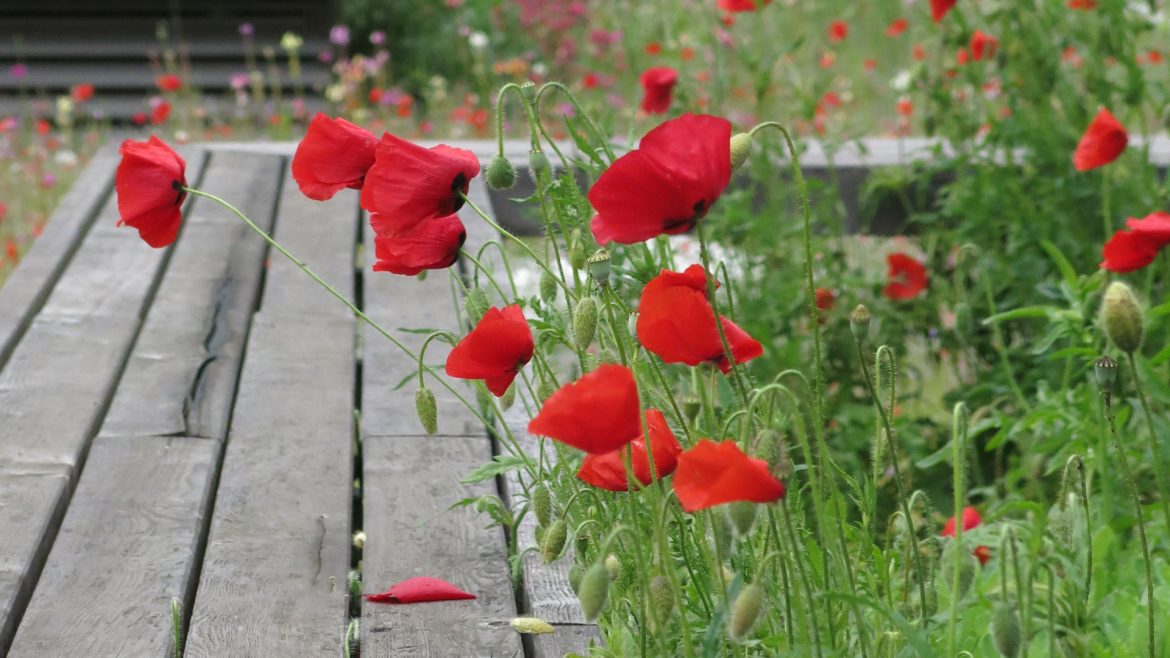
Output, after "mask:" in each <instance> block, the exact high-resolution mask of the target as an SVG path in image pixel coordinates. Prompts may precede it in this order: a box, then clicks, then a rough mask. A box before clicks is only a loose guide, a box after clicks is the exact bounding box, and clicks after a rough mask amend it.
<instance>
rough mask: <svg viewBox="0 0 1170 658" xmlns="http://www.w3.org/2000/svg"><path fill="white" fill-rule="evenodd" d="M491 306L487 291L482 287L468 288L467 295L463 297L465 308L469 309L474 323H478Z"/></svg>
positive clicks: (469, 314)
mask: <svg viewBox="0 0 1170 658" xmlns="http://www.w3.org/2000/svg"><path fill="white" fill-rule="evenodd" d="M489 306H490V304H489V303H488V298H487V293H485V292H484V291H483V290H481V289H480V288H472V289H471V290H468V291H467V297H464V298H463V309H464V310H465V311H467V316H468V317H469V318H470V319H471V321H472V322H474V323H478V322H479V321H480V320H482V319H483V316H484V313H487V310H488V307H489Z"/></svg>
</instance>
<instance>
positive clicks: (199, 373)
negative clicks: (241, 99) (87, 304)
mask: <svg viewBox="0 0 1170 658" xmlns="http://www.w3.org/2000/svg"><path fill="white" fill-rule="evenodd" d="M283 170H284V162H283V161H282V159H281V158H279V157H275V156H266V155H253V154H247V153H222V152H221V153H217V154H215V155H213V156H212V158H211V162H210V164H209V166H208V168H207V173H206V175H205V177H204V183H203V185H202V188H203V189H204V190H206V191H207V192H210V193H212V194H215V195H218V196H220V197H222V198H225V199H229V200H232V201H237V200H238V203H239V206H238V207H239V208H240V210H242V211H243V212H244V214H246V215H248V216H249V217H251V218H252V219H253V221H255V222H257V224H259V225H260V226H261V227H262V228H265V229H266V230H267V229H268V228H269V227H270V226H271V225H272V219H273V215H274V209H275V206H276V194H277V187H278V186H279V184H280V178H281V174H282V172H283ZM184 222H185V225H184V227H183V237H182V239H181V240H180V241H179V242H178V244H177V245H176V247H175V252H174V255H173V256H172V258H171V263H170V265H169V267H168V268H167V273H166V276H165V277H164V278H163V282H162V284H161V285H160V287H159V292H158V294H157V295H156V297H155V301H154V304H153V306H152V307H151V309H150V311H149V314H148V316H147V318H146V321H145V322H144V323H143V328H142V335H141V336H140V337H139V339H138V342H137V344H135V346H134V351H133V352H132V353H131V355H130V361H129V362H128V363H127V366H126V372H125V374H124V375H123V376H122V381H121V382H120V383H119V385H118V390H117V392H116V393H115V395H114V400H113V403H112V404H111V405H110V411H109V413H108V414H107V417H106V421H105V423H104V424H103V425H102V430H101V434H102V435H105V436H168V435H169V436H198V437H208V438H215V439H222V438H223V437H224V435H225V434H226V433H227V425H228V418H229V416H230V413H231V403H232V399H233V397H234V395H235V388H236V380H237V378H238V377H239V369H240V358H241V355H242V352H243V347H244V338H245V336H246V334H247V331H248V323H249V322H250V320H251V318H252V312H253V310H254V308H255V306H256V299H257V293H258V290H259V286H260V276H261V266H262V262H261V261H262V260H263V257H264V253H265V251H266V247H267V245H266V243H265V242H264V240H263V239H261V238H260V236H258V235H255V234H254V233H253V232H252V231H251V230H250V229H249V228H248V227H247V226H245V225H244V223H243V222H241V221H240V220H239V218H237V217H236V216H235V215H233V214H232V213H231V212H230V211H228V210H227V209H226V208H224V207H223V206H221V205H219V204H218V203H214V202H212V201H210V200H207V199H200V198H195V199H193V204H192V206H191V210H190V211H189V212H188V213H187V216H186V218H185V219H184Z"/></svg>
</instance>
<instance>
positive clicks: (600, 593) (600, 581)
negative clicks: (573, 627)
mask: <svg viewBox="0 0 1170 658" xmlns="http://www.w3.org/2000/svg"><path fill="white" fill-rule="evenodd" d="M608 596H609V570H608V569H606V568H605V565H604V564H602V563H600V562H598V563H597V564H594V565H593V566H591V567H589V570H588V571H586V572H585V575H584V576H582V577H581V585H580V586H579V587H578V588H577V600H578V601H579V602H580V603H581V612H582V614H583V615H584V616H585V621H594V620H596V619H597V615H599V614H601V609H602V608H603V607H605V599H606V598H607V597H608Z"/></svg>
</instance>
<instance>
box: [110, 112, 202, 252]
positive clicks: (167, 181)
mask: <svg viewBox="0 0 1170 658" xmlns="http://www.w3.org/2000/svg"><path fill="white" fill-rule="evenodd" d="M120 153H121V155H122V161H121V162H120V163H119V164H118V172H117V174H116V175H115V176H114V190H115V191H116V192H117V194H118V214H119V215H121V219H120V220H119V221H118V226H122V225H126V226H132V227H134V228H136V229H138V235H139V236H141V237H142V239H143V240H145V241H146V244H149V245H150V246H152V247H154V248H156V249H157V248H159V247H165V246H167V245H169V244H171V243H172V242H174V241H175V238H176V237H178V235H179V224H180V223H181V222H182V219H183V218H182V215H181V213H180V212H179V209H180V206H181V205H182V203H183V199H184V198H186V196H187V193H186V192H185V191H183V188H184V187H186V186H187V178H186V176H185V174H184V170H185V169H186V167H187V163H186V162H185V161H184V160H183V158H181V157H179V154H178V153H175V152H174V150H172V149H171V147H169V146H167V145H166V144H164V143H163V141H162V140H160V139H159V138H157V137H155V136H154V135H151V136H150V140H149V141H145V142H138V141H134V140H132V139H128V140H126V141H124V142H122V148H121V151H120Z"/></svg>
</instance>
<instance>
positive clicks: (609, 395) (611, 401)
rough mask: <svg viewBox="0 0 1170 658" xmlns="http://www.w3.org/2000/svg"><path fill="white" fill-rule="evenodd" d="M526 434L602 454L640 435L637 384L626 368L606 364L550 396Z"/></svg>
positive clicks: (529, 425)
mask: <svg viewBox="0 0 1170 658" xmlns="http://www.w3.org/2000/svg"><path fill="white" fill-rule="evenodd" d="M528 432H529V433H530V434H537V435H539V436H547V437H549V438H552V439H555V440H557V441H560V442H561V443H564V444H566V445H570V446H573V447H574V448H577V449H578V450H584V451H585V452H588V453H590V454H593V455H603V454H605V453H607V452H613V451H614V450H617V449H618V448H621V447H623V446H625V445H626V444H627V443H629V442H630V441H633V440H634V439H636V438H638V437H639V436H641V435H642V415H641V412H640V411H639V409H638V385H637V383H635V381H634V373H632V372H630V369H629V368H627V367H625V366H619V365H615V364H605V365H602V366H598V368H597V369H596V370H594V371H593V372H591V373H589V374H587V375H585V376H584V377H582V378H580V379H578V380H577V381H575V382H573V383H572V384H566V385H565V386H562V387H561V388H560V389H558V390H557V392H556V393H553V394H552V395H551V396H549V398H548V399H547V400H545V401H544V404H543V405H542V406H541V407H540V412H539V413H537V414H536V417H535V418H533V419H532V422H530V423H528Z"/></svg>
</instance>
